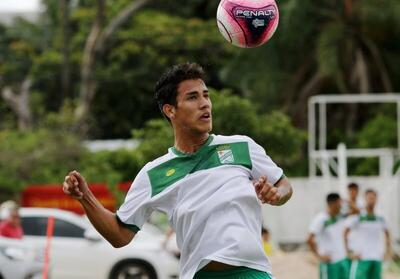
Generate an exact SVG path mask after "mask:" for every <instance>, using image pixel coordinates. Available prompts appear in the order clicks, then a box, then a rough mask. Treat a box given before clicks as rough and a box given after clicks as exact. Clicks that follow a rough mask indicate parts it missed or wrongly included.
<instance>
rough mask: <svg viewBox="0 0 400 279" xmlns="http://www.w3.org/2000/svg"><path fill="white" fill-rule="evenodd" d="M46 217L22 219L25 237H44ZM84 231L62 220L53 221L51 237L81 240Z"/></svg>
mask: <svg viewBox="0 0 400 279" xmlns="http://www.w3.org/2000/svg"><path fill="white" fill-rule="evenodd" d="M47 220H48V218H46V217H22V218H21V223H22V227H23V230H24V234H25V235H31V236H46V231H47ZM83 234H84V229H83V228H81V227H79V226H76V225H74V224H72V223H70V222H66V221H64V220H60V219H55V222H54V232H53V236H58V237H78V238H79V237H80V238H83Z"/></svg>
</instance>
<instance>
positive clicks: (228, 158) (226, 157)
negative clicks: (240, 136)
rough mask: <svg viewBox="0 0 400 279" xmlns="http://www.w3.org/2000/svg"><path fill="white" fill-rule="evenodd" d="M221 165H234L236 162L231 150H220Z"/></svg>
mask: <svg viewBox="0 0 400 279" xmlns="http://www.w3.org/2000/svg"><path fill="white" fill-rule="evenodd" d="M217 153H218V158H219V161H220V162H221V164H232V163H234V162H235V158H234V157H233V152H232V150H231V149H220V150H218V151H217Z"/></svg>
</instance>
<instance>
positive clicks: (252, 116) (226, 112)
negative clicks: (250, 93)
mask: <svg viewBox="0 0 400 279" xmlns="http://www.w3.org/2000/svg"><path fill="white" fill-rule="evenodd" d="M211 94H212V95H211V97H212V102H213V113H212V114H213V131H214V132H215V133H216V134H222V135H237V134H239V135H240V134H246V135H248V136H250V137H253V136H255V135H256V134H257V131H256V130H257V128H258V127H257V124H258V116H257V107H256V105H254V104H252V103H251V102H250V101H249V100H247V99H244V98H241V97H239V96H235V95H232V94H231V93H230V92H229V91H221V92H216V91H211Z"/></svg>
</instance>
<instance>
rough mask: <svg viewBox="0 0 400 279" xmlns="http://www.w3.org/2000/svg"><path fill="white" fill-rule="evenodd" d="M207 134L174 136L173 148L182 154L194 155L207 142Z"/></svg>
mask: <svg viewBox="0 0 400 279" xmlns="http://www.w3.org/2000/svg"><path fill="white" fill-rule="evenodd" d="M209 136H210V135H209V133H204V134H202V135H177V134H175V144H174V147H175V148H176V149H177V150H178V151H180V152H182V153H194V152H196V151H197V150H199V148H200V147H202V146H203V144H204V143H205V142H206V141H207V139H208V137H209Z"/></svg>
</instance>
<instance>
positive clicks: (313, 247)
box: [307, 233, 330, 262]
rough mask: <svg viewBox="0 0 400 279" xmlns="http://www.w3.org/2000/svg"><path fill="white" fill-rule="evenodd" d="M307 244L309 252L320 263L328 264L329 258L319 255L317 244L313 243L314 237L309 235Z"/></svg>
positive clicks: (311, 234)
mask: <svg viewBox="0 0 400 279" xmlns="http://www.w3.org/2000/svg"><path fill="white" fill-rule="evenodd" d="M307 244H308V246H309V247H310V250H311V252H312V253H313V254H314V255H315V256H316V257H317V258H318V259H319V260H320V261H322V262H329V261H330V258H329V257H328V256H324V255H320V254H319V253H318V249H317V243H316V241H315V235H314V234H313V233H310V234H309V235H308V238H307Z"/></svg>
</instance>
